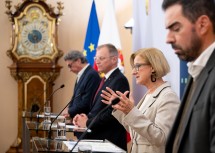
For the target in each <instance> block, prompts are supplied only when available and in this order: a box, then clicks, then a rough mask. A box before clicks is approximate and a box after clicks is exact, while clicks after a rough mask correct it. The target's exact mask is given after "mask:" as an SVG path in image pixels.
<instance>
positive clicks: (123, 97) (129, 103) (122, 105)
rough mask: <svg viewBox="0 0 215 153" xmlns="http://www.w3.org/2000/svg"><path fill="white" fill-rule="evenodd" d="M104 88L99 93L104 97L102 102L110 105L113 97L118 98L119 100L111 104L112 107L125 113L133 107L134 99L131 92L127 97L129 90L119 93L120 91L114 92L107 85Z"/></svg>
mask: <svg viewBox="0 0 215 153" xmlns="http://www.w3.org/2000/svg"><path fill="white" fill-rule="evenodd" d="M106 89H107V91H105V90H102V94H101V96H102V98H104V99H103V100H102V102H103V103H105V104H108V105H110V104H112V101H113V100H114V99H116V98H119V100H120V101H119V102H118V103H117V104H115V105H113V106H112V107H113V108H114V109H117V110H120V111H122V112H123V113H125V114H128V113H129V112H130V111H131V110H132V108H133V107H134V99H133V97H132V94H131V93H130V95H129V97H130V98H127V95H128V93H129V91H126V92H124V93H121V92H120V91H116V92H114V91H113V90H112V89H110V88H109V87H106Z"/></svg>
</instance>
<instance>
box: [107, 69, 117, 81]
mask: <svg viewBox="0 0 215 153" xmlns="http://www.w3.org/2000/svg"><path fill="white" fill-rule="evenodd" d="M117 68H118V67H115V68H114V69H112V70H110V71H109V72H108V73H106V74H105V79H106V80H107V79H108V78H109V77H110V75H111V74H112V73H113V71H115V70H116V69H117Z"/></svg>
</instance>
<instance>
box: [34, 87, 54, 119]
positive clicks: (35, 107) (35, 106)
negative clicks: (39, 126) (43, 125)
mask: <svg viewBox="0 0 215 153" xmlns="http://www.w3.org/2000/svg"><path fill="white" fill-rule="evenodd" d="M54 85H55V83H52V86H54ZM47 90H48V88H46V89H45V90H43V92H40V94H39V96H37V97H40V96H41V95H42V94H43V93H45V92H46V91H47ZM37 107H39V106H37V105H32V106H31V111H30V120H31V121H32V117H33V113H34V112H37V111H39V109H40V108H38V109H37ZM34 109H37V110H36V111H34Z"/></svg>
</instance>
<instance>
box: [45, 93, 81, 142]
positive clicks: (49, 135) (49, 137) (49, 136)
mask: <svg viewBox="0 0 215 153" xmlns="http://www.w3.org/2000/svg"><path fill="white" fill-rule="evenodd" d="M84 93H85V92H83V93H79V94H78V95H77V96H75V97H74V98H73V99H72V100H71V101H73V100H75V99H76V98H78V97H80V96H81V95H83V94H84ZM71 101H69V102H68V103H67V105H66V106H65V107H64V108H63V109H62V110H61V111H60V113H58V115H57V116H56V117H55V118H54V119H53V121H52V122H51V125H50V127H49V131H48V140H50V139H51V127H52V124H53V123H54V121H56V119H57V118H58V117H59V116H60V114H61V113H62V112H63V111H64V110H65V109H66V108H67V107H68V105H69V104H70V102H71Z"/></svg>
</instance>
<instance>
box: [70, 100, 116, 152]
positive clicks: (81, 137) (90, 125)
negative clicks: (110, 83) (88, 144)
mask: <svg viewBox="0 0 215 153" xmlns="http://www.w3.org/2000/svg"><path fill="white" fill-rule="evenodd" d="M119 101H120V99H119V98H116V99H114V100H113V101H112V102H111V104H109V105H107V106H106V107H104V108H103V109H102V110H101V111H99V113H98V114H97V115H96V116H95V117H94V118H93V120H92V121H91V122H90V124H89V125H88V127H87V129H86V131H84V133H82V135H81V136H80V137H79V139H78V141H77V142H76V143H75V145H74V146H73V147H72V149H71V150H70V151H69V152H72V151H73V150H74V149H75V147H76V146H77V145H78V143H79V142H80V141H81V140H82V139H83V138H84V137H85V135H86V134H87V132H89V131H91V130H90V128H91V127H92V126H93V124H94V123H95V120H96V119H97V117H98V116H99V115H100V114H101V113H103V112H104V111H105V110H107V109H108V108H109V107H110V106H112V105H115V104H117V103H119Z"/></svg>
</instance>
